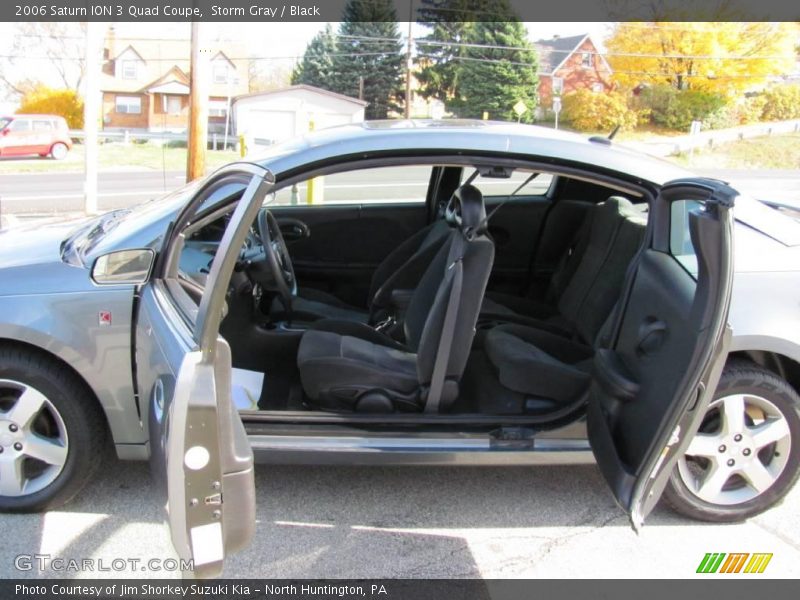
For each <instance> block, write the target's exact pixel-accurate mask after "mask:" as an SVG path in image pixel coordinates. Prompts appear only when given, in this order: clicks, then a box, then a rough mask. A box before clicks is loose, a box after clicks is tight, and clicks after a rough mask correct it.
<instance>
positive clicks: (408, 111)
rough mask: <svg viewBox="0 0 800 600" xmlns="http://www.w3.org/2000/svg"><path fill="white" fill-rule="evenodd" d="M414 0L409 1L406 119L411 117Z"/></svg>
mask: <svg viewBox="0 0 800 600" xmlns="http://www.w3.org/2000/svg"><path fill="white" fill-rule="evenodd" d="M413 25H414V2H413V0H409V2H408V39H407V40H406V119H410V118H411V45H412V44H413V43H414V37H413V36H414V32H413V31H412V29H411V27H412V26H413Z"/></svg>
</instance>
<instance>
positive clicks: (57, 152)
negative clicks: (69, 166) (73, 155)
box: [50, 142, 69, 160]
mask: <svg viewBox="0 0 800 600" xmlns="http://www.w3.org/2000/svg"><path fill="white" fill-rule="evenodd" d="M68 152H69V148H67V145H66V144H64V143H62V142H56V143H55V144H53V147H52V148H50V156H52V157H53V158H54V159H56V160H63V159H65V158H66V157H67V153H68Z"/></svg>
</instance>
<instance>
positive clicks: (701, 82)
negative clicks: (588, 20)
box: [606, 21, 797, 97]
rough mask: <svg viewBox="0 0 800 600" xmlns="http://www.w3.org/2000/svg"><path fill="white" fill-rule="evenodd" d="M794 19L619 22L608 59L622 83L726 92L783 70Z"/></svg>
mask: <svg viewBox="0 0 800 600" xmlns="http://www.w3.org/2000/svg"><path fill="white" fill-rule="evenodd" d="M796 32H797V27H796V24H794V23H737V22H718V23H705V22H703V23H699V22H698V23H695V22H664V21H653V22H638V23H632V22H629V23H618V24H617V25H616V26H615V28H614V30H613V32H612V34H611V36H610V37H609V39H608V40H607V41H606V47H607V48H608V53H609V55H608V61H609V63H610V65H611V67H612V68H613V70H614V78H615V80H616V81H617V82H618V83H620V84H621V85H622V86H623V87H627V88H629V89H630V88H634V87H636V86H637V85H640V84H648V85H659V84H663V85H668V86H671V87H673V88H675V89H677V90H689V89H692V90H701V91H706V92H712V93H718V94H721V95H723V96H727V97H731V96H733V95H735V94H738V93H741V92H742V91H745V90H747V89H750V88H753V87H755V86H759V85H763V84H764V83H765V82H766V81H767V79H768V78H769V77H771V76H774V75H780V74H784V73H787V72H788V71H789V70H790V69H791V68H792V66H793V64H794V60H795V51H794V44H795V39H796Z"/></svg>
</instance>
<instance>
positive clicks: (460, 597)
mask: <svg viewBox="0 0 800 600" xmlns="http://www.w3.org/2000/svg"><path fill="white" fill-rule="evenodd" d="M796 587H797V583H796V582H795V581H789V580H775V579H761V578H759V579H752V578H746V577H741V578H735V579H713V576H712V577H709V578H705V579H694V580H676V581H669V580H659V581H654V580H647V579H639V580H618V581H614V580H591V579H576V580H567V581H560V580H555V579H539V580H531V579H528V580H525V579H518V580H508V581H504V580H497V579H494V580H480V579H461V580H458V579H422V580H420V579H394V580H393V579H384V580H376V579H366V580H365V579H352V580H348V579H329V580H313V579H308V580H270V579H261V580H257V579H243V580H235V579H217V580H210V581H197V580H195V581H181V580H179V579H172V580H169V579H153V580H147V579H50V580H46V579H40V580H36V579H29V580H20V579H17V580H14V579H7V580H2V581H0V598H3V600H12V599H14V600H19V599H23V598H30V599H31V600H34V599H35V600H85V599H89V598H91V599H94V600H118V599H120V598H123V599H127V600H173V599H175V600H178V599H181V600H182V599H184V598H193V599H196V598H208V599H209V600H211V599H213V600H255V599H264V600H266V599H269V600H312V599H313V600H365V599H366V600H443V599H447V600H490V599H491V600H516V599H520V600H523V599H524V600H530V599H533V598H537V599H538V598H542V599H547V600H560V599H561V598H565V599H566V598H568V599H570V600H572V599H574V598H580V599H581V600H595V599H596V600H600V599H606V598H614V599H615V600H634V599H638V598H647V599H648V600H675V598H723V597H724V598H726V600H752V599H753V598H770V599H771V600H783V599H784V598H786V599H788V598H792V599H794V598H795V597H796V595H797V589H796Z"/></svg>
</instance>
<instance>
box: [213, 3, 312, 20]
mask: <svg viewBox="0 0 800 600" xmlns="http://www.w3.org/2000/svg"><path fill="white" fill-rule="evenodd" d="M211 16H212V17H245V16H250V17H261V18H262V19H263V18H266V19H283V18H288V17H319V16H320V13H319V7H318V6H316V5H310V6H300V5H297V4H284V5H280V6H260V5H258V4H252V5H250V6H249V7H247V8H245V7H243V6H220V5H218V4H214V5H212V6H211Z"/></svg>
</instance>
